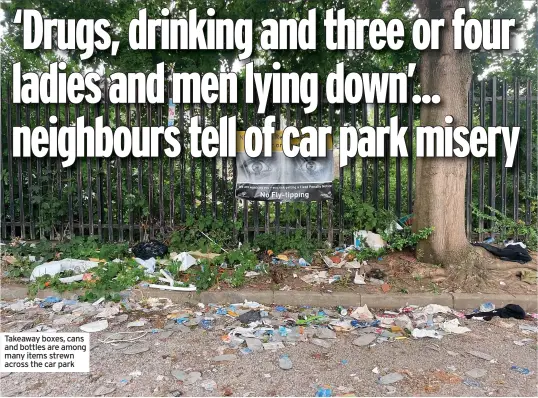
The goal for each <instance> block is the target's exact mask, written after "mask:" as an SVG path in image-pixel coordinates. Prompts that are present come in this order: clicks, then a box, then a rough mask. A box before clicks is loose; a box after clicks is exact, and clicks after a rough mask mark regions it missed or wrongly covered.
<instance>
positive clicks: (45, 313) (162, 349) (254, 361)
mask: <svg viewBox="0 0 538 398" xmlns="http://www.w3.org/2000/svg"><path fill="white" fill-rule="evenodd" d="M50 313H51V311H50V310H48V309H47V310H45V309H34V310H29V311H26V312H25V313H19V314H15V313H10V312H9V311H3V313H2V325H3V326H5V325H6V324H12V322H14V321H17V320H37V319H41V320H43V319H51V318H52V317H53V315H51V314H50ZM166 313H168V310H164V311H161V312H160V313H154V314H140V313H131V314H129V321H132V320H136V319H139V318H140V317H142V316H144V317H146V318H150V322H149V323H148V325H146V326H144V327H143V328H147V327H148V326H149V327H162V324H163V322H164V321H165V315H166ZM88 321H91V320H88ZM231 322H233V320H231V319H229V318H223V319H222V320H221V321H220V322H219V323H217V326H216V328H215V329H212V330H209V331H205V330H203V329H202V328H195V329H194V330H189V331H180V330H175V331H174V333H173V334H172V335H171V336H169V337H166V338H163V336H162V334H160V333H156V334H148V335H147V336H146V337H144V338H143V339H141V340H138V341H137V342H135V343H134V344H133V346H136V345H142V344H147V345H149V347H150V349H149V350H148V351H146V352H144V353H141V354H137V355H126V354H125V353H123V352H122V350H119V349H116V348H114V347H112V346H111V345H110V344H104V343H101V342H99V340H100V339H103V338H104V336H105V335H106V333H110V332H112V331H126V330H127V329H126V327H125V323H122V324H118V323H114V321H113V320H111V321H110V326H109V328H108V329H107V330H106V331H104V332H99V333H93V334H92V335H91V347H92V349H91V365H90V369H91V372H90V373H89V374H85V373H55V374H52V373H16V372H14V373H11V374H7V375H6V374H2V379H1V380H0V382H1V395H2V396H94V395H96V392H97V391H98V389H99V388H107V389H110V392H109V393H108V394H106V395H108V396H179V395H182V396H223V395H233V396H314V395H315V394H316V391H317V390H318V386H320V385H329V386H330V387H331V389H332V395H333V396H336V395H344V394H346V393H351V394H354V395H356V396H390V395H392V396H444V395H448V396H537V395H538V390H537V389H538V380H537V376H536V372H537V361H538V358H537V350H536V333H529V332H527V333H526V334H525V333H524V332H523V331H521V330H520V329H519V326H518V325H519V324H523V323H526V324H531V325H536V322H532V321H516V320H513V319H509V320H500V319H499V318H495V319H493V320H492V321H491V322H484V321H478V320H469V321H467V320H464V321H463V323H464V324H465V326H467V327H469V328H470V329H471V330H472V331H471V332H468V333H466V334H463V335H450V336H445V337H444V338H443V339H441V340H437V339H429V338H427V339H420V340H413V339H405V340H397V341H394V342H383V343H380V344H376V345H374V346H372V347H357V346H354V345H353V344H351V342H352V341H353V340H354V339H355V338H356V337H357V336H356V334H354V333H355V332H351V333H349V332H348V333H338V336H337V338H336V339H335V340H332V342H333V344H332V346H331V348H322V347H319V346H316V345H314V344H312V343H311V342H299V343H297V344H296V345H289V346H286V347H285V348H284V349H280V350H278V351H263V352H258V353H250V354H246V355H243V354H242V353H241V352H239V351H238V350H237V351H235V350H234V351H231V349H230V348H227V346H226V345H225V344H224V343H223V342H222V340H221V337H222V336H223V335H225V334H226V333H225V332H224V330H223V327H224V326H226V325H227V324H229V323H231ZM159 325H161V326H159ZM509 325H511V326H510V327H509ZM2 330H3V331H6V330H8V329H6V328H5V327H3V329H2ZM170 330H174V329H170ZM75 331H80V330H79V329H78V326H77V325H69V326H67V327H65V328H64V329H63V330H61V332H75ZM524 338H530V339H532V341H531V342H529V343H528V344H526V345H524V346H518V345H516V344H514V341H517V340H522V339H524ZM473 350H474V351H481V352H483V353H486V354H489V355H491V356H492V357H494V358H495V361H493V363H492V362H489V361H486V360H484V359H481V358H477V357H475V356H472V355H470V354H469V353H468V352H469V351H473ZM227 353H235V354H236V355H237V358H236V359H235V360H233V361H229V362H224V363H215V362H214V361H212V358H213V357H215V356H217V355H221V354H227ZM282 354H287V355H288V356H289V358H290V359H291V361H292V362H293V368H292V369H291V370H282V369H280V368H279V365H278V360H279V357H280V355H282ZM512 365H516V366H519V367H523V368H528V369H529V370H530V371H531V372H533V373H532V374H530V375H523V374H520V373H518V372H516V371H514V370H511V369H510V368H511V366H512ZM374 368H377V369H378V370H379V374H375V373H373V372H372V370H373V369H374ZM475 368H476V369H484V370H485V371H486V372H487V373H486V374H485V376H483V377H480V378H478V379H473V380H474V381H475V382H477V383H478V384H477V385H474V386H470V385H467V384H465V383H464V382H463V381H464V380H466V379H469V377H468V376H466V374H465V373H466V372H468V371H470V370H472V369H475ZM173 370H183V371H186V372H187V373H188V372H193V371H197V372H200V373H201V379H200V380H199V381H197V382H196V383H194V384H192V385H185V384H184V383H182V382H181V381H178V380H177V379H176V378H175V377H174V376H172V375H171V372H172V371H173ZM136 371H138V372H140V373H141V374H140V375H139V376H129V374H130V373H131V372H136ZM392 372H399V373H400V374H402V375H403V377H404V378H403V379H402V380H400V381H398V382H395V383H393V384H391V385H389V386H386V385H380V384H379V383H378V382H377V381H378V378H379V376H383V375H386V374H389V373H392ZM129 379H130V380H129ZM207 380H213V381H214V382H215V383H216V388H215V389H213V390H206V389H204V388H203V384H204V382H205V381H207ZM112 389H113V390H112Z"/></svg>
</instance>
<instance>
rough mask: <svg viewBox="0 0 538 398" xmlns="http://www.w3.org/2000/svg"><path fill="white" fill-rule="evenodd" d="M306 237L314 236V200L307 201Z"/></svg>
mask: <svg viewBox="0 0 538 398" xmlns="http://www.w3.org/2000/svg"><path fill="white" fill-rule="evenodd" d="M305 126H310V114H305ZM306 238H307V239H309V240H310V239H311V238H312V202H310V201H308V203H307V215H306Z"/></svg>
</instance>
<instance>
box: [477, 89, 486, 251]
mask: <svg viewBox="0 0 538 398" xmlns="http://www.w3.org/2000/svg"><path fill="white" fill-rule="evenodd" d="M485 108H486V82H485V81H484V80H482V81H481V82H480V125H481V126H482V127H486V109H485ZM484 166H485V161H484V158H483V157H481V158H480V159H478V167H479V181H478V208H479V209H480V212H481V213H484V185H485V181H484ZM478 229H479V232H478V240H479V241H480V242H482V240H483V239H484V233H483V232H482V230H483V229H484V219H483V218H482V217H479V218H478Z"/></svg>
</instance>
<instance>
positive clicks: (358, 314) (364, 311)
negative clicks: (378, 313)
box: [350, 304, 374, 321]
mask: <svg viewBox="0 0 538 398" xmlns="http://www.w3.org/2000/svg"><path fill="white" fill-rule="evenodd" d="M350 316H351V317H352V318H355V319H357V320H360V321H369V320H372V319H374V315H373V314H372V313H371V312H370V310H369V309H368V306H367V305H366V304H364V305H363V306H362V307H357V308H356V309H355V311H353V312H352V313H351V314H350Z"/></svg>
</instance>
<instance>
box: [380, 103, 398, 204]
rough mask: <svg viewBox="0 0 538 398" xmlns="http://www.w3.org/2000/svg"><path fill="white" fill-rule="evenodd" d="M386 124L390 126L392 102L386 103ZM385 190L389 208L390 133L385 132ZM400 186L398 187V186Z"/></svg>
mask: <svg viewBox="0 0 538 398" xmlns="http://www.w3.org/2000/svg"><path fill="white" fill-rule="evenodd" d="M385 125H386V126H390V104H388V103H387V104H385ZM384 141H385V159H384V161H385V189H384V190H385V192H383V193H384V195H383V199H384V200H383V208H384V209H385V210H388V208H389V199H390V152H389V150H390V140H389V136H388V134H385V140H384ZM397 188H398V187H397Z"/></svg>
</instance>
